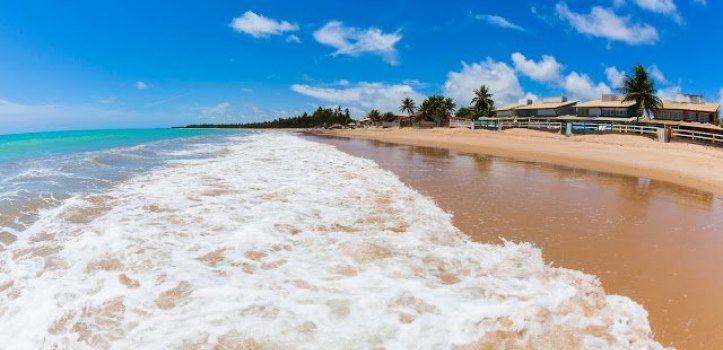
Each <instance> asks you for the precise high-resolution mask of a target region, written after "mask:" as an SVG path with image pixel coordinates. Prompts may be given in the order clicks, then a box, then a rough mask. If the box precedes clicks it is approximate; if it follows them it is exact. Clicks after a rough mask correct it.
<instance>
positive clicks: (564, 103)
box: [514, 97, 578, 118]
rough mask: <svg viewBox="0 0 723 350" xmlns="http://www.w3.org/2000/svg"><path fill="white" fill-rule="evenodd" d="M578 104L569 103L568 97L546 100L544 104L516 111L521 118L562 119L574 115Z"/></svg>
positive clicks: (539, 103)
mask: <svg viewBox="0 0 723 350" xmlns="http://www.w3.org/2000/svg"><path fill="white" fill-rule="evenodd" d="M577 102H578V101H568V100H567V97H552V98H546V99H544V100H542V102H536V103H531V104H528V105H524V106H519V107H516V108H514V110H515V112H517V116H518V117H520V118H536V117H543V118H548V117H560V116H564V115H574V114H575V105H576V104H577Z"/></svg>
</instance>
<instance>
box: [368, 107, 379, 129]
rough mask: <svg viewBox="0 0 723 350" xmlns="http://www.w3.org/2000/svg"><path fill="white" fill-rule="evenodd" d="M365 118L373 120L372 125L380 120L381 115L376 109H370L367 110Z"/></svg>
mask: <svg viewBox="0 0 723 350" xmlns="http://www.w3.org/2000/svg"><path fill="white" fill-rule="evenodd" d="M367 118H369V120H371V121H373V122H374V125H376V123H378V122H380V121H382V115H381V113H379V111H378V110H376V109H372V110H371V111H369V113H367Z"/></svg>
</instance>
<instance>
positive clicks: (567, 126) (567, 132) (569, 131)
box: [565, 122, 572, 137]
mask: <svg viewBox="0 0 723 350" xmlns="http://www.w3.org/2000/svg"><path fill="white" fill-rule="evenodd" d="M565 136H567V137H570V136H572V122H567V124H565Z"/></svg>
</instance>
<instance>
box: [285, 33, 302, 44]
mask: <svg viewBox="0 0 723 350" xmlns="http://www.w3.org/2000/svg"><path fill="white" fill-rule="evenodd" d="M286 42H287V43H294V44H300V43H301V39H299V37H298V36H296V35H294V34H291V35H289V36H287V37H286Z"/></svg>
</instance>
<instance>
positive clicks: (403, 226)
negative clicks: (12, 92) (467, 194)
mask: <svg viewBox="0 0 723 350" xmlns="http://www.w3.org/2000/svg"><path fill="white" fill-rule="evenodd" d="M244 140H246V142H243V143H230V144H227V145H223V146H218V147H223V148H224V152H221V154H222V155H221V156H218V157H215V158H209V159H202V160H201V159H197V160H183V161H179V162H176V163H174V164H173V165H172V166H169V167H167V168H163V169H159V170H154V171H152V172H150V173H148V174H145V175H142V176H139V177H137V178H134V179H133V180H131V181H128V182H126V183H124V184H122V185H120V186H118V187H117V188H116V189H114V190H112V191H109V192H107V193H105V194H102V195H92V196H85V197H76V198H73V199H71V200H68V201H67V203H66V204H64V205H63V206H61V207H59V208H56V209H53V210H52V211H50V212H48V213H46V214H45V215H44V216H43V217H42V218H41V219H40V220H38V221H37V222H36V223H35V224H34V225H33V226H32V227H31V228H30V229H29V230H28V231H27V232H25V234H27V235H28V238H27V239H22V240H20V241H18V242H15V243H14V244H13V245H12V246H10V247H8V248H5V250H4V251H2V250H0V324H1V325H2V327H0V344H3V346H7V348H9V349H19V348H54V347H58V348H138V349H160V348H184V349H208V348H214V347H215V346H216V347H218V348H221V349H225V348H233V347H234V346H238V347H243V346H245V347H246V348H306V349H311V348H314V349H317V348H336V349H355V348H357V349H366V348H374V347H386V348H410V347H415V348H433V349H434V348H439V349H445V348H452V347H456V346H459V347H463V348H464V347H469V348H477V347H479V348H484V347H485V346H490V347H493V348H516V347H522V348H527V347H530V348H586V349H588V348H620V349H623V348H660V345H659V344H657V343H656V342H655V341H654V340H653V338H652V333H651V330H650V327H649V325H648V321H647V313H646V312H645V310H644V309H643V308H642V307H641V306H640V305H638V304H636V303H634V302H633V301H631V300H630V299H628V298H626V297H621V296H613V295H610V296H608V295H605V293H604V292H603V290H602V288H601V286H600V284H599V282H598V280H597V278H595V277H594V276H590V275H586V274H583V273H581V272H578V271H572V270H566V269H560V268H553V267H550V266H547V265H545V263H544V262H543V259H542V257H541V253H540V251H539V250H538V249H536V248H534V247H532V246H531V245H529V244H512V243H507V244H504V245H501V246H500V245H488V244H479V243H474V242H471V241H469V240H468V239H466V238H465V237H464V236H463V235H462V234H461V233H460V232H459V231H458V230H457V229H456V228H455V227H454V226H453V225H452V224H451V218H450V216H449V215H448V214H447V213H445V212H444V211H442V210H441V209H440V208H439V207H437V206H436V205H435V204H434V203H433V201H431V200H430V199H428V198H426V197H424V196H422V195H420V194H419V193H417V192H415V191H414V190H412V189H410V188H408V187H406V186H405V185H404V184H402V183H401V182H400V181H399V180H398V179H397V178H396V177H395V176H394V175H393V174H391V173H389V172H386V171H384V170H382V169H380V168H379V167H378V166H377V165H376V164H375V163H373V162H371V161H368V160H364V159H359V158H354V157H351V156H349V155H346V154H344V153H342V152H340V151H338V150H336V149H334V148H333V147H331V146H327V145H321V144H317V143H313V142H309V141H305V140H302V139H300V138H297V137H293V136H288V135H254V136H249V137H246V138H244Z"/></svg>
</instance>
